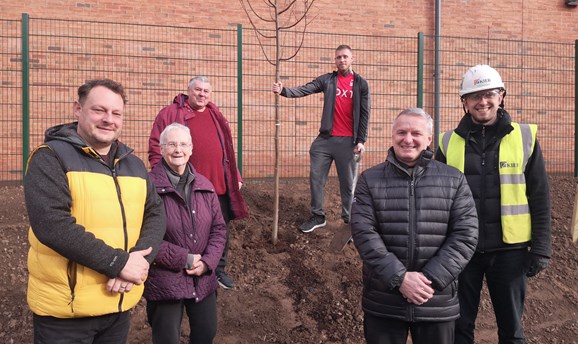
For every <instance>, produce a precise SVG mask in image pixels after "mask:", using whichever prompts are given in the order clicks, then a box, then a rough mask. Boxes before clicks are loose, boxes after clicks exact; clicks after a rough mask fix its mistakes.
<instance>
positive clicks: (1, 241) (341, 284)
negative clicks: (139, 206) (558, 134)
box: [0, 176, 578, 344]
mask: <svg viewBox="0 0 578 344" xmlns="http://www.w3.org/2000/svg"><path fill="white" fill-rule="evenodd" d="M551 188H552V202H553V213H552V225H553V236H554V238H553V244H554V256H553V259H552V260H551V264H550V267H549V268H548V269H547V270H546V271H544V272H542V273H541V274H539V275H538V276H537V277H535V278H532V279H531V280H530V283H529V293H528V297H527V302H526V312H525V316H524V322H525V328H526V337H527V342H528V343H535V344H547V343H578V288H576V286H577V285H578V273H577V271H578V248H577V247H578V246H577V245H575V244H572V242H571V238H570V225H571V219H572V207H573V202H574V192H575V188H576V180H575V179H574V178H573V177H568V176H567V177H562V176H553V177H551ZM280 189H281V192H280V193H281V197H280V207H281V210H280V216H279V217H280V219H279V239H278V243H277V244H276V245H272V244H271V233H272V221H273V220H272V218H273V217H272V214H273V185H272V183H266V182H249V183H248V184H247V185H246V187H245V188H244V190H243V193H244V195H245V198H246V200H247V202H248V204H249V207H250V212H251V215H250V217H249V218H248V219H245V220H242V221H236V222H233V225H232V233H231V249H230V264H229V268H228V271H229V273H230V275H231V276H232V277H233V278H234V279H235V283H236V287H235V289H233V290H222V289H221V290H219V292H218V307H219V328H218V336H217V338H216V340H215V343H219V344H233V343H235V344H236V343H249V344H253V343H286V344H290V343H291V344H295V343H298V344H311V343H328V344H329V343H351V344H354V343H355V344H358V343H362V342H364V341H363V326H362V324H363V312H362V311H361V307H360V299H361V261H360V259H359V256H358V255H357V251H356V250H355V247H354V246H353V245H352V244H349V245H347V246H346V247H345V249H344V250H343V251H342V252H336V251H335V250H333V249H332V245H331V242H332V239H333V237H334V235H335V234H336V233H337V232H338V231H339V226H340V220H339V213H338V210H339V209H340V205H339V204H340V201H339V191H338V190H339V188H338V186H337V182H336V181H335V180H331V181H330V182H329V183H328V186H327V188H326V193H325V195H326V202H325V204H326V208H327V209H328V214H327V217H328V226H327V227H325V228H322V229H318V230H315V231H314V232H312V233H309V234H302V233H300V232H299V231H298V230H297V227H298V226H299V225H300V224H301V222H302V221H303V220H305V219H306V217H307V216H308V209H309V186H308V182H307V181H293V182H287V183H282V184H281V188H280ZM0 204H2V207H1V208H0V252H2V253H3V254H2V259H3V269H2V277H3V278H1V279H0V342H2V343H29V342H31V341H32V326H31V313H30V311H29V310H28V307H27V305H26V297H25V292H26V279H27V272H26V254H27V248H28V243H27V223H26V219H27V217H26V212H25V208H24V204H23V197H22V188H15V187H11V188H2V189H1V190H0ZM144 309H145V307H144V301H142V302H141V303H140V304H139V305H138V306H137V307H136V308H135V309H134V311H133V321H132V327H131V335H130V338H131V339H130V341H129V342H130V343H133V344H137V343H148V342H150V328H149V326H148V324H147V322H146V316H145V312H144ZM187 334H188V331H187V326H183V338H182V341H181V342H182V343H186V338H187ZM476 342H477V343H488V344H489V343H497V336H496V326H495V321H494V317H493V311H492V307H491V303H490V302H489V299H488V296H487V293H486V292H485V295H484V298H483V301H482V304H481V309H480V315H479V318H478V324H477V329H476Z"/></svg>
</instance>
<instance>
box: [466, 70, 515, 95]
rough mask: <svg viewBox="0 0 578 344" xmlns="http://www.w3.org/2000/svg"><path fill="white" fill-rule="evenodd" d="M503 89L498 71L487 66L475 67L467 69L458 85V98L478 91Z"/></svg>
mask: <svg viewBox="0 0 578 344" xmlns="http://www.w3.org/2000/svg"><path fill="white" fill-rule="evenodd" d="M494 88H503V89H505V87H504V83H503V82H502V78H501V77H500V74H499V73H498V71H496V70H495V69H494V68H492V67H490V66H488V65H477V66H473V67H472V68H470V69H468V71H467V72H466V73H465V74H464V76H463V78H462V83H461V85H460V97H463V96H464V95H465V94H470V93H474V92H478V91H485V90H491V89H494Z"/></svg>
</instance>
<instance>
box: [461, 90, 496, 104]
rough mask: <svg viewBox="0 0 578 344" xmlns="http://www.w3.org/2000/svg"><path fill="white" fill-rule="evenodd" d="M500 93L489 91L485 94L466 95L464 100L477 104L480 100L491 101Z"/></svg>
mask: <svg viewBox="0 0 578 344" xmlns="http://www.w3.org/2000/svg"><path fill="white" fill-rule="evenodd" d="M501 93H502V90H491V91H487V92H485V93H472V94H468V95H467V96H466V99H468V100H473V101H476V102H479V101H480V100H482V98H484V99H492V98H494V97H495V96H497V95H498V94H501Z"/></svg>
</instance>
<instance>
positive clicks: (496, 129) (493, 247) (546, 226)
mask: <svg viewBox="0 0 578 344" xmlns="http://www.w3.org/2000/svg"><path fill="white" fill-rule="evenodd" d="M511 123H512V120H511V117H510V115H509V114H508V113H507V112H506V111H505V110H503V109H499V110H498V120H497V121H496V123H494V124H493V125H490V126H484V125H479V124H476V123H474V122H473V121H472V117H471V115H470V114H469V113H468V114H466V115H465V116H464V117H463V118H462V119H461V121H460V123H459V125H458V127H457V128H456V129H455V132H456V133H457V134H458V135H460V136H461V137H463V138H464V139H465V141H466V153H465V154H466V157H465V165H464V173H465V175H466V178H467V179H468V184H469V186H470V188H471V190H472V194H473V195H474V200H475V201H476V209H477V211H478V218H479V221H480V223H479V231H480V236H479V240H478V247H477V249H476V250H477V251H478V252H481V253H483V252H493V251H497V250H510V249H520V248H527V247H529V246H531V252H532V253H534V254H538V255H541V256H544V257H548V258H549V257H550V256H551V255H552V236H551V223H550V221H551V220H550V211H551V206H550V190H549V186H548V175H547V173H546V168H545V165H544V158H543V156H542V150H541V149H540V144H539V143H538V140H536V144H535V146H534V151H533V152H532V154H531V156H530V160H529V161H528V164H527V165H526V170H525V171H524V175H525V177H526V195H527V197H528V204H529V206H530V214H531V217H532V241H531V242H526V243H520V244H506V243H504V241H503V240H502V222H501V210H500V175H499V172H498V163H499V148H500V142H501V139H502V138H503V137H504V136H506V135H508V134H509V133H510V132H511V131H512V130H513V127H512V125H511ZM436 160H438V161H441V162H443V163H446V157H445V155H444V154H443V153H442V151H441V150H440V149H439V148H438V150H437V152H436Z"/></svg>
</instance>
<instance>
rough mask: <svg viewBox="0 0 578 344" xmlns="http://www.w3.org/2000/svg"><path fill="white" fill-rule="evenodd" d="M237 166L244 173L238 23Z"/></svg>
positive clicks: (241, 66)
mask: <svg viewBox="0 0 578 344" xmlns="http://www.w3.org/2000/svg"><path fill="white" fill-rule="evenodd" d="M237 168H238V169H239V173H241V175H242V174H243V25H241V24H237Z"/></svg>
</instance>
